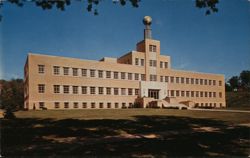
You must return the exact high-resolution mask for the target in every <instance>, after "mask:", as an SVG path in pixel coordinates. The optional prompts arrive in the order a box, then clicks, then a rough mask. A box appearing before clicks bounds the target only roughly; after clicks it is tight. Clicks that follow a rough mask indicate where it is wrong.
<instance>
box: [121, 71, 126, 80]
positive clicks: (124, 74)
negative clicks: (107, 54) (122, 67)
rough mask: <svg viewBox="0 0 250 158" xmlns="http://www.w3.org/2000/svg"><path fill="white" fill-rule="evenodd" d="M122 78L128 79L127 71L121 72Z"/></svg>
mask: <svg viewBox="0 0 250 158" xmlns="http://www.w3.org/2000/svg"><path fill="white" fill-rule="evenodd" d="M121 79H123V80H125V79H126V73H125V72H121Z"/></svg>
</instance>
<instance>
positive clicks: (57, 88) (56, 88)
mask: <svg viewBox="0 0 250 158" xmlns="http://www.w3.org/2000/svg"><path fill="white" fill-rule="evenodd" d="M54 93H60V85H54Z"/></svg>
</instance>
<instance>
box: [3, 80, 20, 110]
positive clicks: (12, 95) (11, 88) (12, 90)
mask: <svg viewBox="0 0 250 158" xmlns="http://www.w3.org/2000/svg"><path fill="white" fill-rule="evenodd" d="M0 83H1V85H2V91H1V95H0V100H1V106H0V108H1V109H5V110H11V111H16V110H20V109H22V108H23V102H24V97H23V80H22V79H12V80H10V81H5V80H1V81H0Z"/></svg>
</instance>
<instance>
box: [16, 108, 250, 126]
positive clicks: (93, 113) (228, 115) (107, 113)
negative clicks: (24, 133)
mask: <svg viewBox="0 0 250 158" xmlns="http://www.w3.org/2000/svg"><path fill="white" fill-rule="evenodd" d="M15 115H16V116H17V117H18V118H39V119H48V118H51V119H56V120H61V119H80V120H89V119H130V120H133V119H135V117H134V116H176V117H190V118H207V119H213V120H219V121H228V122H231V123H247V122H248V123H250V117H249V116H250V114H249V113H234V112H210V111H192V110H171V109H168V110H163V109H83V110H79V109H78V110H47V111H46V110H45V111H19V112H16V113H15Z"/></svg>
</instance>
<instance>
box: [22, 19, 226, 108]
mask: <svg viewBox="0 0 250 158" xmlns="http://www.w3.org/2000/svg"><path fill="white" fill-rule="evenodd" d="M143 22H144V24H145V26H146V28H145V29H144V39H143V40H142V41H141V42H139V43H137V45H136V50H135V51H131V52H129V53H127V54H125V55H123V56H121V57H119V58H108V57H104V58H103V59H101V60H100V61H94V60H82V59H74V58H66V57H58V56H48V55H40V54H32V53H30V54H29V55H28V57H27V61H26V64H25V67H24V72H25V73H24V74H25V76H24V78H25V103H24V105H25V107H26V108H27V109H43V108H47V109H85V108H126V107H143V108H145V107H166V106H168V105H171V104H185V105H187V106H189V107H194V106H197V107H225V106H226V103H225V86H224V76H223V75H218V74H207V73H198V72H190V71H180V70H175V69H172V68H171V60H170V57H169V56H165V55H161V54H160V41H157V40H154V39H152V37H151V29H150V24H151V18H150V17H148V16H146V17H145V18H144V20H143Z"/></svg>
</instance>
